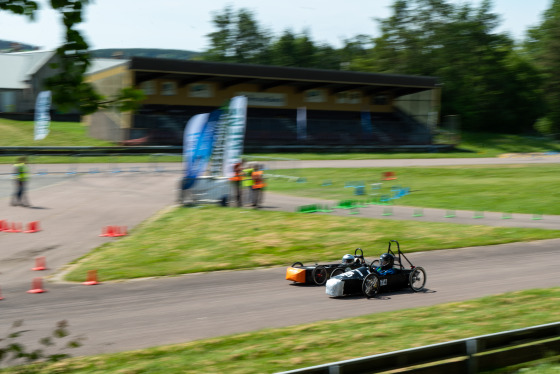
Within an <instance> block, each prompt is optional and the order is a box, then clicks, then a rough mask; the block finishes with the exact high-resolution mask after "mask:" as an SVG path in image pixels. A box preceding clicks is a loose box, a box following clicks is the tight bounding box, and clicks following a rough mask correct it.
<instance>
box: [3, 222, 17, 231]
mask: <svg viewBox="0 0 560 374" xmlns="http://www.w3.org/2000/svg"><path fill="white" fill-rule="evenodd" d="M4 232H21V223H15V222H12V228H8V229H7V230H4Z"/></svg>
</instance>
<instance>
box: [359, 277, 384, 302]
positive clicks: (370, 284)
mask: <svg viewBox="0 0 560 374" xmlns="http://www.w3.org/2000/svg"><path fill="white" fill-rule="evenodd" d="M380 286H381V282H379V277H378V276H377V274H375V273H370V274H368V275H367V276H366V277H365V278H364V282H363V283H362V292H363V293H364V295H366V297H367V298H368V299H369V298H370V297H374V296H375V295H377V293H378V292H379V287H380Z"/></svg>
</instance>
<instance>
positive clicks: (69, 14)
mask: <svg viewBox="0 0 560 374" xmlns="http://www.w3.org/2000/svg"><path fill="white" fill-rule="evenodd" d="M49 3H50V6H51V7H52V8H53V9H54V10H56V11H58V12H59V13H60V15H61V18H62V24H63V26H64V28H65V41H64V43H63V44H62V45H61V46H60V47H58V48H57V49H56V56H57V62H55V63H54V64H53V66H52V67H53V68H54V69H57V71H58V73H57V74H56V75H54V76H52V77H50V78H47V79H46V80H45V86H46V88H47V89H49V90H51V91H52V99H53V102H54V103H55V104H56V105H57V107H58V109H60V110H71V109H78V110H79V111H80V113H82V114H91V113H93V112H95V111H97V110H99V109H102V108H107V107H111V106H112V107H116V108H117V109H119V110H123V111H127V110H133V109H136V108H137V107H138V106H139V102H140V100H141V99H142V98H143V95H142V94H141V92H140V91H138V90H134V89H132V88H126V89H123V90H121V92H120V93H119V94H118V95H116V96H115V97H113V98H106V97H103V96H101V95H100V94H98V93H97V92H96V91H95V89H94V88H93V86H92V85H91V84H90V83H87V82H85V80H84V75H85V73H86V71H87V68H88V67H89V66H90V58H91V57H90V55H89V53H88V49H89V45H88V43H87V42H86V40H85V39H84V37H83V36H82V34H81V33H80V32H79V31H78V30H76V29H75V26H76V25H78V24H79V23H81V22H82V20H83V18H82V13H83V10H84V7H85V6H86V5H88V4H89V3H90V1H89V0H51V1H50V2H49ZM0 10H2V11H8V12H11V13H14V14H19V15H23V16H27V17H28V18H29V19H30V20H34V17H35V14H36V13H37V12H38V11H39V4H38V3H37V2H36V1H32V0H2V1H0Z"/></svg>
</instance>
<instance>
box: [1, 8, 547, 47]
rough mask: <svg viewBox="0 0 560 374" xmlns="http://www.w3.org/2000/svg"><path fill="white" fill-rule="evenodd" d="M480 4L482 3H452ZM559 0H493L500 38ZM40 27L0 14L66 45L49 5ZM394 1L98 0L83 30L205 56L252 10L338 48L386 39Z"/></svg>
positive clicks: (269, 25) (275, 25)
mask: <svg viewBox="0 0 560 374" xmlns="http://www.w3.org/2000/svg"><path fill="white" fill-rule="evenodd" d="M448 1H450V2H453V3H457V4H463V3H469V4H471V5H473V6H479V5H480V3H481V1H482V0H448ZM552 1H553V0H493V1H492V4H493V7H492V10H493V13H496V14H498V15H499V16H500V20H501V23H500V24H501V26H500V27H499V28H498V29H497V30H496V31H498V32H507V33H509V35H510V36H511V37H512V38H514V39H516V40H521V39H522V38H523V37H524V36H525V31H526V30H527V28H529V27H531V26H535V25H538V24H539V23H540V22H541V21H542V15H543V12H544V11H545V10H547V9H548V8H549V7H550V6H551V4H552ZM38 2H39V3H40V4H41V5H43V6H42V10H41V11H40V13H39V14H38V16H37V19H36V21H34V22H32V21H29V20H28V19H27V18H26V17H23V16H15V15H11V14H8V13H7V12H4V11H2V12H0V39H1V40H10V41H17V42H21V43H26V44H32V45H36V46H39V47H40V48H41V49H55V48H56V47H57V46H58V45H60V44H61V43H62V41H63V33H62V32H63V31H62V27H61V26H60V21H59V19H58V14H57V13H56V12H54V11H52V10H51V9H50V8H49V7H48V5H45V4H47V3H48V1H47V0H38ZM393 3H394V0H338V1H335V0H282V1H274V2H272V1H264V0H235V1H234V2H233V1H232V0H202V1H196V2H195V1H192V0H157V1H155V2H151V1H147V0H94V1H92V2H91V4H90V5H88V6H87V8H86V13H85V18H86V19H85V22H84V23H82V24H81V25H80V27H79V29H80V31H82V32H83V34H84V36H85V38H86V41H87V42H88V43H89V45H90V48H91V49H100V48H166V49H167V48H169V49H182V50H190V51H199V52H200V51H203V50H205V49H206V48H208V41H209V39H208V38H207V36H206V35H207V34H209V33H211V32H213V31H215V28H214V26H213V24H212V18H213V15H214V14H215V13H220V12H222V11H223V10H224V9H225V7H226V6H228V5H232V7H233V9H234V10H238V9H241V8H245V9H248V10H249V11H251V12H252V13H253V15H254V19H255V20H256V21H257V22H258V23H259V25H260V26H262V27H263V28H266V29H268V30H270V31H271V32H272V35H274V36H279V35H281V33H282V32H283V31H284V30H286V29H290V30H291V31H293V32H295V33H301V32H303V31H307V32H308V33H309V35H310V36H311V39H312V40H313V41H314V42H315V43H326V44H329V45H331V46H333V47H335V48H340V47H341V46H342V45H343V41H344V39H348V38H352V37H354V36H356V35H359V34H365V35H370V36H378V35H379V27H378V23H377V22H376V21H375V19H376V18H388V17H389V16H390V15H391V12H390V5H391V4H393Z"/></svg>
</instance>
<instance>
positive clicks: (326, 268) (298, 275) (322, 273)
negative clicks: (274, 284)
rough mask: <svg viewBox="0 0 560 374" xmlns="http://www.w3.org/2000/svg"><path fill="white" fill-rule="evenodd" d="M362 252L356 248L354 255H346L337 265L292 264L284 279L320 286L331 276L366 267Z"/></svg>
mask: <svg viewBox="0 0 560 374" xmlns="http://www.w3.org/2000/svg"><path fill="white" fill-rule="evenodd" d="M366 265H367V264H366V260H365V259H364V251H362V249H361V248H356V250H355V251H354V255H350V254H346V255H344V256H343V257H342V262H340V263H338V264H327V265H317V264H315V265H310V266H304V265H303V264H302V263H301V262H294V263H293V264H292V266H290V267H288V268H287V269H286V279H287V280H291V281H293V282H296V283H304V284H316V285H319V286H322V285H323V284H325V282H326V281H327V279H329V278H330V277H331V276H334V275H338V274H342V273H344V272H347V271H350V270H352V269H356V268H359V267H363V266H366Z"/></svg>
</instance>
